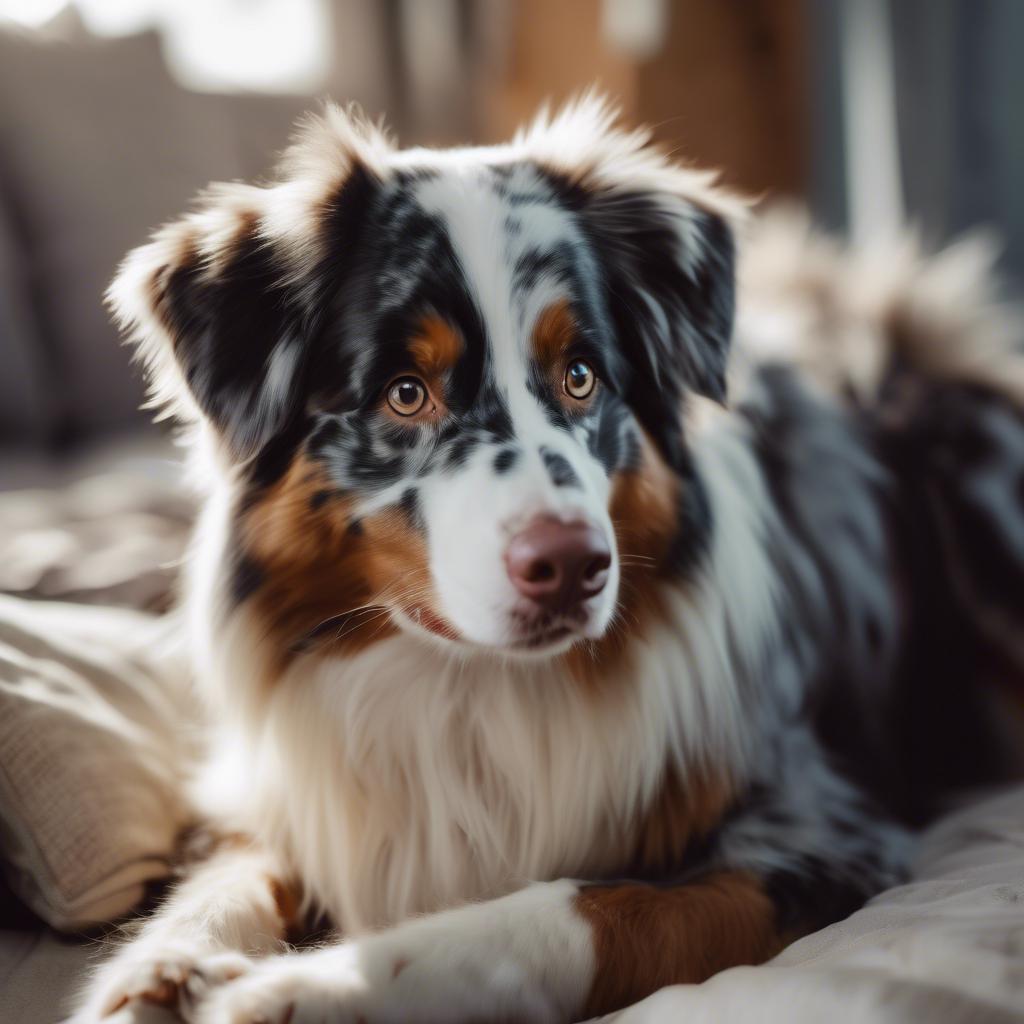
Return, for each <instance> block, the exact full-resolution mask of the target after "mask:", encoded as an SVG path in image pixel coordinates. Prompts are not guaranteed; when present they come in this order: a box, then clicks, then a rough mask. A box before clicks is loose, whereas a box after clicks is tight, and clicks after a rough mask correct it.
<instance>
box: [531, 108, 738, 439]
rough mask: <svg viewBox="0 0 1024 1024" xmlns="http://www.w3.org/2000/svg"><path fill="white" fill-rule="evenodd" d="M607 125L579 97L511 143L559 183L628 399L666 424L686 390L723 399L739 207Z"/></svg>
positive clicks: (701, 176)
mask: <svg viewBox="0 0 1024 1024" xmlns="http://www.w3.org/2000/svg"><path fill="white" fill-rule="evenodd" d="M614 121H615V114H614V111H613V110H611V109H610V108H609V107H608V106H607V105H606V104H605V103H604V102H603V101H602V100H601V99H600V98H597V97H594V96H586V97H584V98H583V99H581V100H580V101H578V102H577V103H575V104H571V105H570V106H569V107H567V108H566V109H564V110H563V111H562V112H560V113H559V114H558V115H556V116H555V117H554V118H551V119H549V118H548V117H547V116H546V115H542V117H541V119H540V120H538V122H537V123H536V124H534V125H533V127H531V128H530V129H528V130H527V132H525V133H524V134H523V135H522V136H521V137H520V139H519V140H518V141H519V143H520V144H521V145H523V146H524V147H526V150H527V152H528V153H529V155H530V156H532V157H533V158H534V159H535V160H538V161H539V162H540V163H541V164H542V166H544V167H545V168H547V169H548V170H549V171H550V172H551V173H553V174H554V175H555V176H556V178H558V179H560V180H561V181H562V182H564V183H565V185H566V188H567V190H568V193H569V195H570V197H571V202H572V205H573V206H574V208H575V209H576V210H577V211H578V212H579V213H580V215H581V217H582V219H583V223H584V225H585V227H586V229H587V231H588V234H589V236H590V238H591V241H592V243H593V246H594V248H595V250H596V253H597V257H598V261H599V265H600V267H601V271H602V273H603V275H604V285H605V287H604V292H605V296H606V300H607V303H608V308H609V314H610V316H611V319H612V324H613V327H614V330H615V333H616V336H617V338H618V342H619V345H620V346H621V348H622V350H623V354H624V356H625V357H626V360H627V361H628V363H629V364H630V366H631V368H632V371H633V380H632V382H631V384H630V388H631V391H632V394H631V395H629V396H627V397H629V398H630V399H631V404H632V405H633V407H634V408H635V409H637V411H638V412H639V413H640V414H641V415H642V416H645V418H647V419H649V421H650V422H651V423H652V424H653V423H657V422H660V423H661V424H662V425H664V424H666V423H671V422H676V421H678V415H679V412H678V411H679V408H680V402H681V401H682V395H683V393H684V391H685V390H690V391H694V392H696V393H698V394H700V395H703V396H705V397H708V398H712V399H714V400H715V401H718V402H722V401H724V399H725V393H726V384H725V382H726V364H727V361H728V353H729V342H730V338H731V335H732V324H733V307H734V292H735V268H734V262H735V259H734V248H735V247H734V242H733V227H732V225H733V223H734V222H738V221H740V220H741V219H742V217H743V215H744V207H743V204H742V203H741V202H739V201H738V200H736V199H734V198H732V197H730V196H728V195H726V194H724V193H723V192H721V191H720V190H718V189H716V188H714V175H712V174H708V173H705V172H700V171H695V170H691V169H688V168H684V167H679V166H676V165H675V164H673V163H672V162H671V161H669V160H668V159H667V158H666V157H665V156H664V155H663V154H662V153H661V152H660V151H659V150H657V149H656V148H654V147H652V146H651V145H650V140H649V135H648V134H647V133H646V132H644V131H635V132H624V131H621V130H618V129H617V128H616V127H615V125H614ZM645 411H646V412H645ZM662 429H664V428H662Z"/></svg>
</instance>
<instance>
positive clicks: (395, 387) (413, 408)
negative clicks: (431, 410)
mask: <svg viewBox="0 0 1024 1024" xmlns="http://www.w3.org/2000/svg"><path fill="white" fill-rule="evenodd" d="M426 400H427V389H426V387H425V386H424V384H423V382H422V381H420V380H417V379H416V378H415V377H399V378H398V380H396V381H393V382H392V384H391V386H390V387H389V388H388V405H390V406H391V410H392V412H396V413H398V415H399V416H415V415H416V413H418V412H419V411H420V409H422V408H423V405H424V403H425V402H426Z"/></svg>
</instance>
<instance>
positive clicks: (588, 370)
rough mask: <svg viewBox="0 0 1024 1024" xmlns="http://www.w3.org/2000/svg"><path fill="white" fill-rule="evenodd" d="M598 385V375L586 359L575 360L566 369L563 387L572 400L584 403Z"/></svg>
mask: <svg viewBox="0 0 1024 1024" xmlns="http://www.w3.org/2000/svg"><path fill="white" fill-rule="evenodd" d="M596 384H597V374H596V373H594V368H593V367H592V366H591V365H590V363H588V362H587V361H586V360H585V359H574V360H572V362H571V363H569V365H568V366H567V367H566V368H565V377H564V379H563V381H562V387H564V388H565V393H566V394H567V395H568V396H569V397H570V398H575V399H576V400H577V401H578V402H582V401H583V400H584V399H585V398H589V397H590V396H591V395H592V394H593V391H594V387H595V385H596Z"/></svg>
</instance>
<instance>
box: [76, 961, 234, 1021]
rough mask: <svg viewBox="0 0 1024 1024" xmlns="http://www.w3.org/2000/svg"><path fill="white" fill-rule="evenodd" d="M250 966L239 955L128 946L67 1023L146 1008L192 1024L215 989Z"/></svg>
mask: <svg viewBox="0 0 1024 1024" xmlns="http://www.w3.org/2000/svg"><path fill="white" fill-rule="evenodd" d="M250 967H251V961H249V960H248V959H247V958H246V957H244V956H241V955H240V954H237V953H214V952H211V951H210V950H208V949H207V948H205V947H197V946H193V945H190V944H189V943H166V944H160V945H150V944H136V945H130V946H127V947H125V949H124V950H122V951H121V952H120V953H118V954H117V955H116V956H115V957H114V958H113V959H112V960H111V961H110V962H109V963H107V964H105V965H104V966H103V967H102V968H101V969H100V971H99V973H98V974H97V975H96V977H95V978H94V979H93V982H92V984H91V985H90V987H89V989H88V990H87V992H86V999H85V1002H84V1004H83V1005H82V1007H81V1008H80V1009H79V1010H78V1011H77V1012H76V1013H75V1014H74V1015H73V1016H72V1017H71V1019H70V1021H69V1024H97V1022H99V1021H102V1020H103V1019H104V1018H107V1017H110V1016H112V1015H113V1014H115V1013H117V1012H118V1011H123V1010H126V1008H127V1010H130V1009H131V1008H133V1007H141V1006H145V1005H150V1006H152V1005H157V1006H163V1007H166V1008H168V1009H170V1010H172V1011H173V1012H175V1013H176V1014H177V1015H178V1016H179V1017H180V1018H182V1019H183V1020H186V1021H188V1020H191V1019H192V1013H193V1011H194V1010H195V1008H196V1007H197V1006H198V1005H199V1004H200V1002H202V1001H203V1000H204V999H205V997H206V995H207V994H208V993H209V992H210V991H211V990H213V989H214V988H216V987H217V986H218V985H222V984H223V983H224V982H226V981H230V980H232V979H235V978H238V977H239V976H240V975H242V974H245V973H246V972H247V971H249V969H250ZM119 1019H122V1018H121V1017H119Z"/></svg>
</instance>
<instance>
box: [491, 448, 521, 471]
mask: <svg viewBox="0 0 1024 1024" xmlns="http://www.w3.org/2000/svg"><path fill="white" fill-rule="evenodd" d="M518 460H519V449H518V448H502V449H501V450H500V451H499V452H498V454H497V455H495V456H494V472H495V473H497V474H498V476H504V475H505V474H506V473H508V472H509V471H510V470H512V468H513V467H514V466H515V464H516V462H518Z"/></svg>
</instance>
